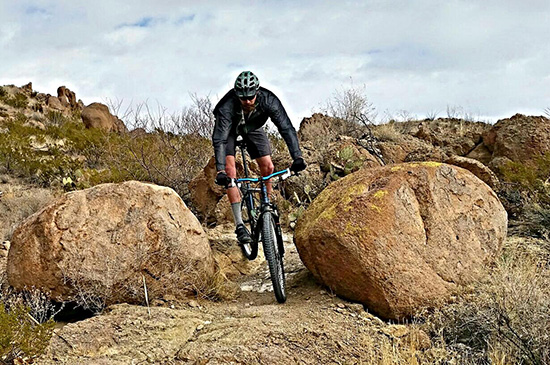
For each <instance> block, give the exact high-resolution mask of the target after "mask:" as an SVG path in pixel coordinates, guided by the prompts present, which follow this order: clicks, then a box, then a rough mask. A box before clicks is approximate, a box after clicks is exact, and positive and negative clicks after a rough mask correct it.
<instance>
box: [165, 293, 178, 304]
mask: <svg viewBox="0 0 550 365" xmlns="http://www.w3.org/2000/svg"><path fill="white" fill-rule="evenodd" d="M163 298H164V300H166V301H167V302H175V301H176V297H175V296H174V295H170V294H165V295H163Z"/></svg>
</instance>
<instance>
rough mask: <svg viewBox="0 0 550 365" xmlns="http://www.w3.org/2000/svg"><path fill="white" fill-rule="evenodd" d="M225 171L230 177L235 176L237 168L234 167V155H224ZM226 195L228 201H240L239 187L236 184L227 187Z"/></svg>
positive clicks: (234, 177) (233, 177)
mask: <svg viewBox="0 0 550 365" xmlns="http://www.w3.org/2000/svg"><path fill="white" fill-rule="evenodd" d="M225 173H226V174H227V176H229V177H230V178H232V179H236V178H237V168H236V167H235V156H230V155H228V156H226V157H225ZM227 197H228V198H229V202H230V203H240V201H241V194H240V193H239V188H237V187H236V186H234V187H232V188H229V189H227Z"/></svg>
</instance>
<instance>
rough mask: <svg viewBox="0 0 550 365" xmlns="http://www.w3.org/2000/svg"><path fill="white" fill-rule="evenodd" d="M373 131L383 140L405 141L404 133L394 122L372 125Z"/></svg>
mask: <svg viewBox="0 0 550 365" xmlns="http://www.w3.org/2000/svg"><path fill="white" fill-rule="evenodd" d="M372 133H373V134H374V136H375V137H376V138H378V139H379V140H380V141H382V142H386V141H388V142H401V141H403V133H401V132H400V131H399V130H397V128H396V127H395V123H394V122H389V123H385V124H379V125H376V126H373V127H372Z"/></svg>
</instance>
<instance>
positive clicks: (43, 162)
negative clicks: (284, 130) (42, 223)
mask: <svg viewBox="0 0 550 365" xmlns="http://www.w3.org/2000/svg"><path fill="white" fill-rule="evenodd" d="M47 118H48V120H49V123H45V124H46V128H45V130H42V129H40V128H37V127H34V126H31V125H27V124H26V122H27V118H26V117H25V116H24V115H23V114H19V115H18V116H16V117H15V118H12V119H9V120H7V121H6V122H5V123H4V124H3V127H4V133H0V172H5V173H9V174H13V175H17V176H20V177H23V178H26V179H28V180H29V181H31V182H34V183H36V184H38V185H40V186H50V185H52V184H57V185H61V184H62V181H63V179H64V178H70V179H71V180H72V181H73V182H75V187H76V188H87V187H91V186H94V185H96V184H100V183H107V182H121V181H126V180H139V181H147V182H152V183H156V184H159V185H164V186H168V187H171V188H173V189H174V190H175V191H176V192H177V193H178V194H180V195H181V196H182V197H183V198H185V197H186V196H187V195H188V188H187V185H188V183H189V181H191V179H192V178H193V177H195V176H196V175H197V174H198V172H199V171H200V170H201V169H202V168H204V166H205V165H206V163H207V162H208V159H209V158H210V156H211V155H212V147H211V142H210V140H209V139H208V138H205V137H202V136H200V135H198V134H182V135H181V134H180V135H178V134H175V133H170V132H166V131H164V130H163V129H162V128H160V127H159V128H156V129H155V130H154V132H151V133H144V134H141V135H132V134H129V133H127V134H117V133H106V132H104V131H102V130H100V129H96V128H92V129H86V128H85V126H84V124H83V123H82V121H81V120H80V118H78V115H77V114H75V115H73V116H66V115H63V114H62V113H58V112H50V113H48V114H47Z"/></svg>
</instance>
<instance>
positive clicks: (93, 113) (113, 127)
mask: <svg viewBox="0 0 550 365" xmlns="http://www.w3.org/2000/svg"><path fill="white" fill-rule="evenodd" d="M81 116H82V121H83V122H84V125H85V126H86V128H97V129H101V130H103V131H105V132H116V133H125V132H128V129H127V128H126V126H125V125H124V122H122V120H120V119H118V118H117V117H116V116H114V115H112V114H111V113H110V112H109V108H108V107H107V105H104V104H101V103H92V104H90V105H88V106H87V107H85V108H84V109H83V110H82V114H81Z"/></svg>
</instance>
